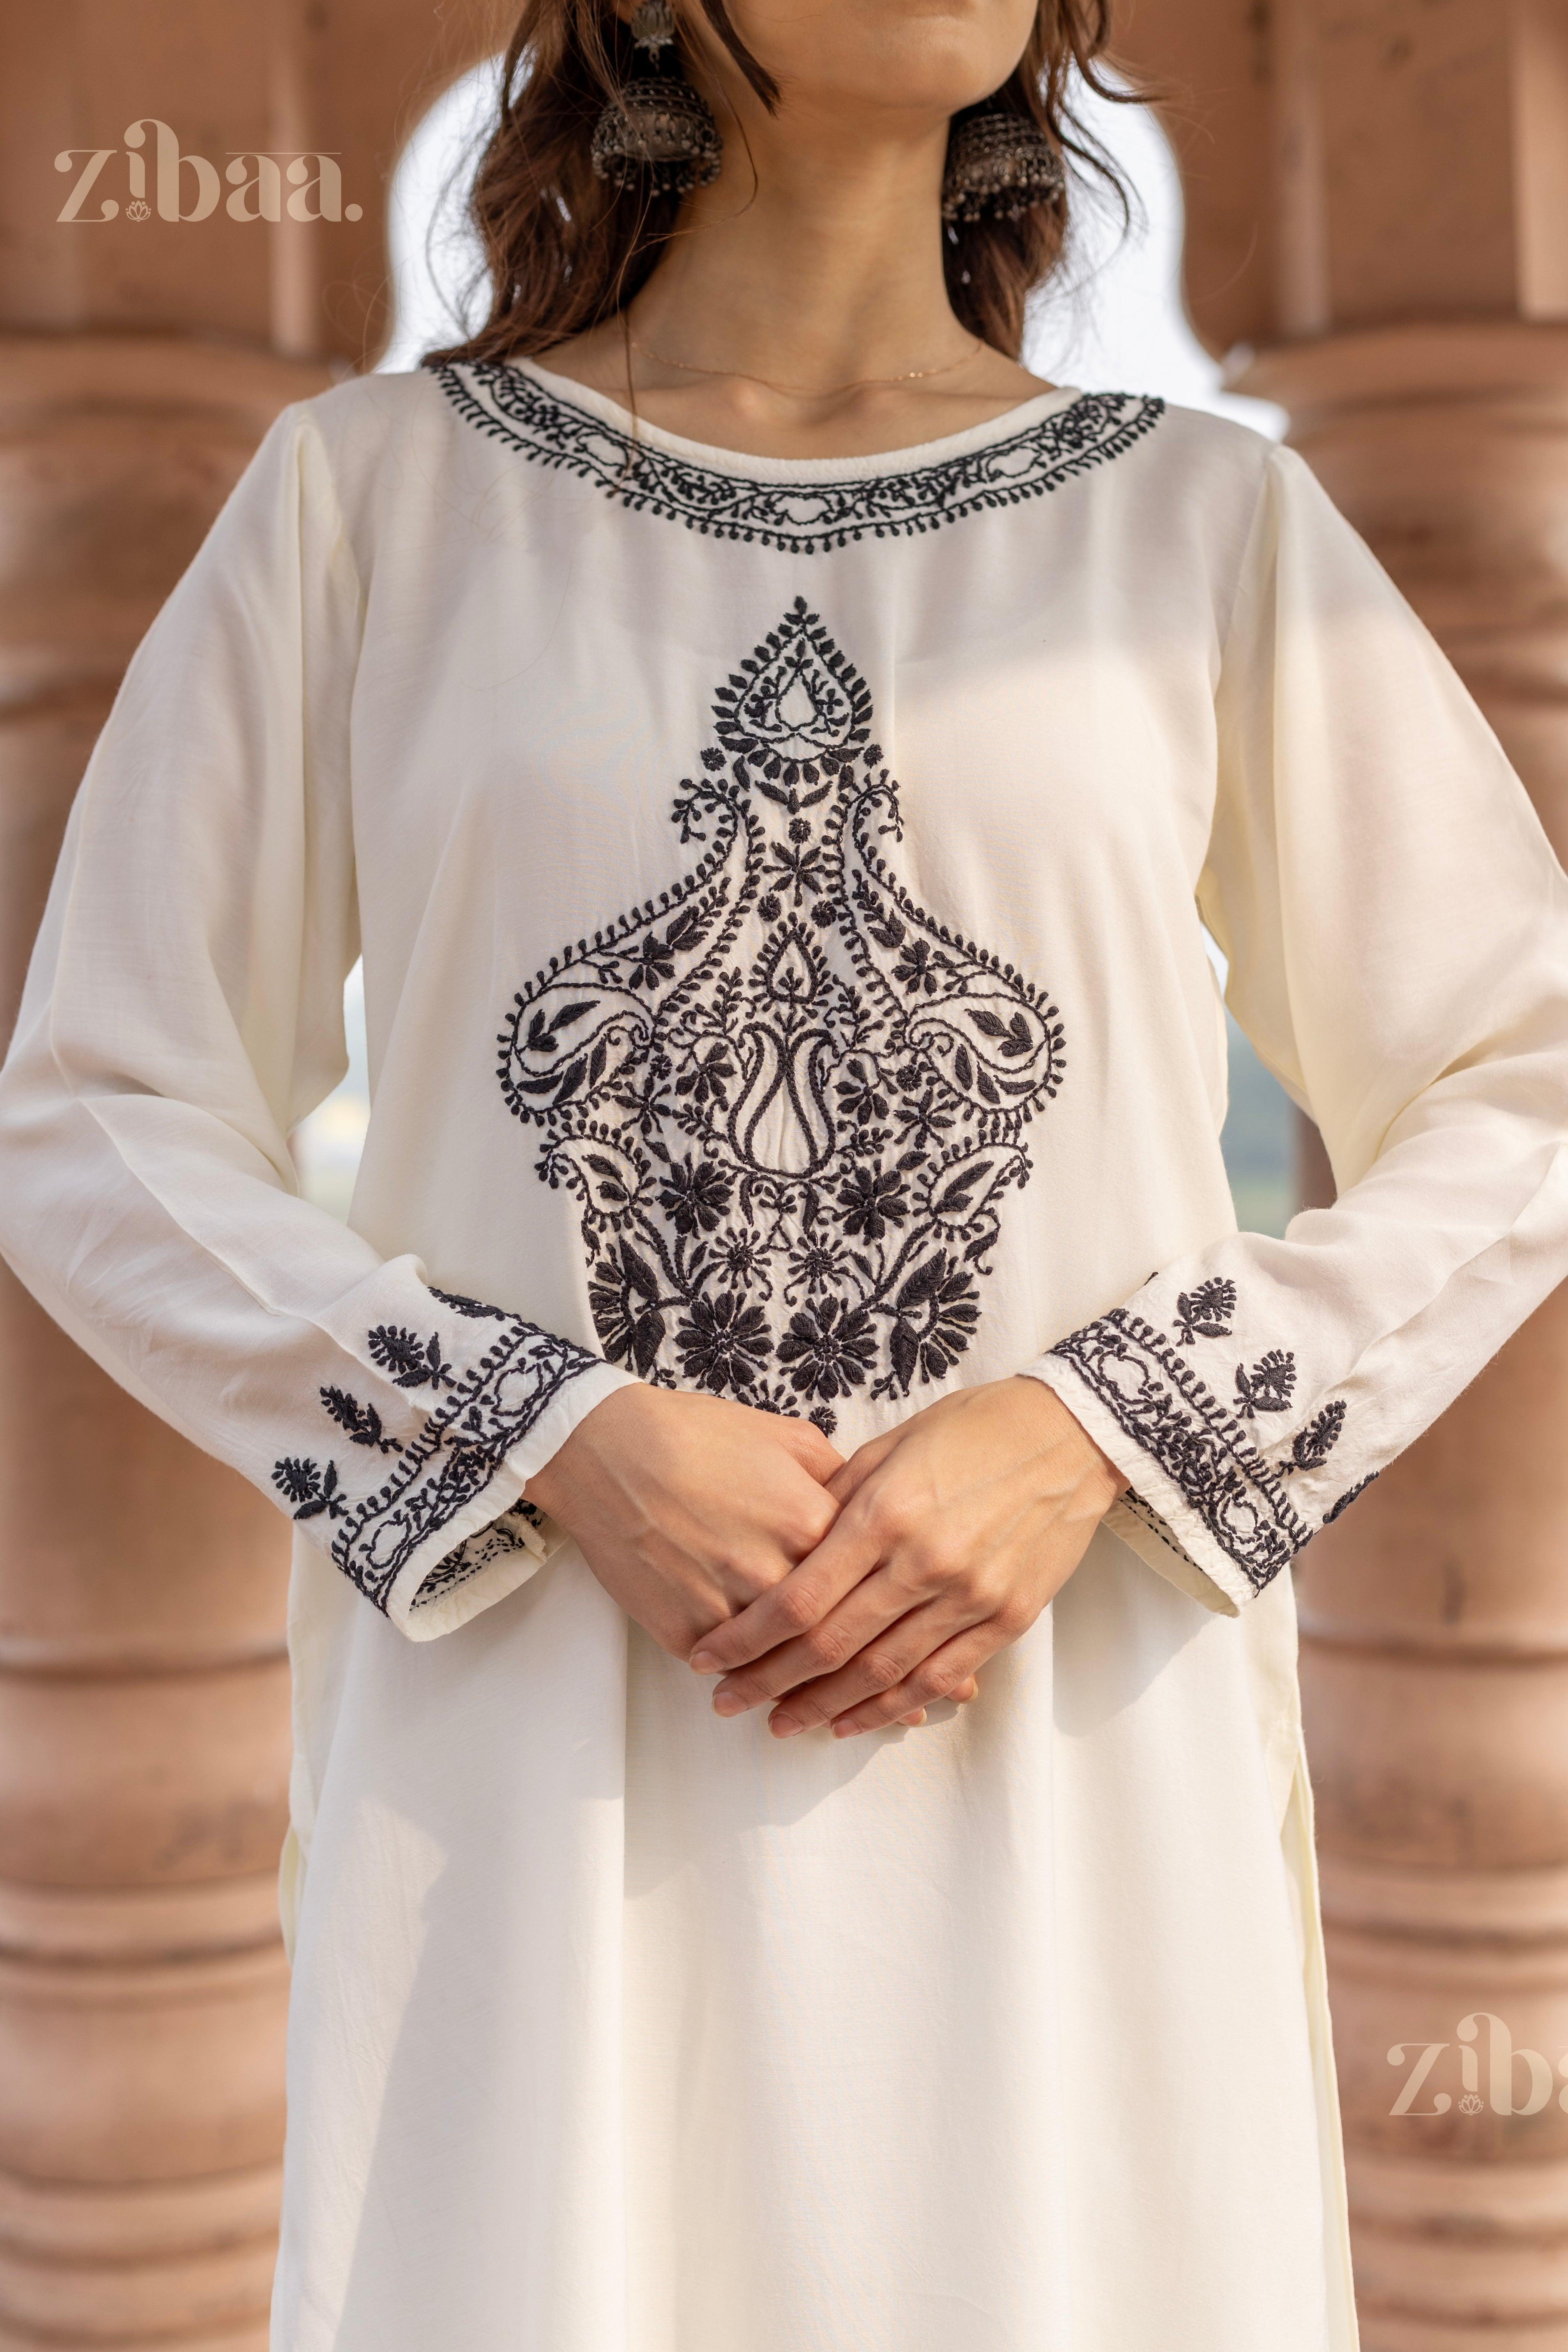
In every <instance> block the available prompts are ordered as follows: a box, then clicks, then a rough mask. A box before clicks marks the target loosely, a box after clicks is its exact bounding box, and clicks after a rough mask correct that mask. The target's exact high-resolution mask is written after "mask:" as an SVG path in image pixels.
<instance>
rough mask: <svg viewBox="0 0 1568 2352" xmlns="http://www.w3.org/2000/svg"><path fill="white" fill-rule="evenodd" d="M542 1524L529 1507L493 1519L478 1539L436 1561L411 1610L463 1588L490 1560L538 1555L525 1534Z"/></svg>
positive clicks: (518, 1505)
mask: <svg viewBox="0 0 1568 2352" xmlns="http://www.w3.org/2000/svg"><path fill="white" fill-rule="evenodd" d="M541 1525H542V1515H541V1513H540V1512H538V1511H536V1510H535V1509H534V1507H533V1505H532V1504H531V1503H524V1502H521V1501H519V1502H516V1503H514V1504H513V1505H512V1507H511V1508H510V1511H503V1512H502V1513H501V1515H500V1518H499V1519H492V1520H491V1521H490V1523H489V1527H488V1528H480V1529H479V1533H478V1535H477V1536H467V1537H465V1538H464V1539H463V1541H462V1542H461V1543H460V1544H459V1545H458V1549H457V1550H456V1551H449V1552H448V1553H447V1557H446V1559H440V1560H437V1563H436V1565H435V1567H434V1568H433V1569H432V1570H430V1573H429V1575H428V1576H426V1578H425V1579H424V1580H423V1581H422V1582H421V1584H420V1587H419V1590H418V1591H417V1592H416V1594H415V1595H414V1598H413V1600H412V1601H410V1602H409V1604H408V1606H409V1608H410V1610H415V1609H425V1608H427V1607H428V1606H429V1604H430V1602H431V1601H438V1600H439V1599H440V1597H441V1595H442V1594H443V1593H444V1592H450V1591H451V1590H452V1588H453V1586H454V1585H458V1584H466V1583H467V1582H468V1579H469V1577H470V1576H478V1575H479V1571H480V1570H481V1569H486V1568H489V1565H490V1562H491V1561H492V1560H497V1559H509V1558H510V1555H511V1554H512V1553H513V1552H518V1551H531V1552H537V1551H538V1549H539V1547H538V1545H537V1544H536V1543H530V1542H529V1540H528V1534H527V1532H526V1531H527V1530H528V1529H530V1528H538V1527H540V1526H541Z"/></svg>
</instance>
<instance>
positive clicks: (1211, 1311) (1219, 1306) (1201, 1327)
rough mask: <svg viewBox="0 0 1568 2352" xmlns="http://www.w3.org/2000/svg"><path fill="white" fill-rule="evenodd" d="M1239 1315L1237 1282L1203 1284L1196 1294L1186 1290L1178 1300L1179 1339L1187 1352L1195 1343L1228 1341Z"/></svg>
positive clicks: (1217, 1280) (1218, 1278)
mask: <svg viewBox="0 0 1568 2352" xmlns="http://www.w3.org/2000/svg"><path fill="white" fill-rule="evenodd" d="M1152 1278H1153V1277H1152V1276H1151V1277H1150V1279H1151V1280H1152ZM1235 1313H1236V1285H1235V1283H1234V1282H1227V1281H1226V1279H1225V1278H1224V1276H1215V1278H1214V1279H1213V1280H1212V1281H1209V1282H1200V1283H1199V1285H1198V1286H1197V1288H1196V1289H1195V1290H1184V1291H1182V1292H1181V1293H1180V1294H1179V1295H1178V1297H1177V1299H1176V1318H1177V1319H1176V1337H1177V1339H1179V1340H1180V1341H1181V1343H1182V1345H1183V1347H1184V1348H1190V1347H1191V1346H1192V1344H1193V1341H1194V1339H1229V1337H1230V1318H1231V1317H1232V1316H1233V1315H1234V1314H1235Z"/></svg>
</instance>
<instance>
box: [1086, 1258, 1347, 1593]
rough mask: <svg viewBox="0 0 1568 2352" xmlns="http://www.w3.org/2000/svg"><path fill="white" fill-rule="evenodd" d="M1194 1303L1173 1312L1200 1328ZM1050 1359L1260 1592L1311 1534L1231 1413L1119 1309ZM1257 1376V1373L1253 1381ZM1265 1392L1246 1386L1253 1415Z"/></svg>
mask: <svg viewBox="0 0 1568 2352" xmlns="http://www.w3.org/2000/svg"><path fill="white" fill-rule="evenodd" d="M1194 1303H1195V1302H1194V1301H1189V1300H1187V1299H1185V1298H1184V1299H1183V1300H1182V1301H1181V1304H1180V1308H1179V1311H1180V1312H1181V1313H1182V1315H1183V1316H1184V1319H1186V1320H1187V1321H1188V1322H1189V1323H1191V1322H1199V1328H1201V1321H1199V1318H1195V1317H1192V1316H1190V1315H1189V1314H1188V1311H1187V1310H1188V1308H1189V1307H1190V1306H1191V1305H1193V1304H1194ZM1211 1319H1215V1320H1220V1319H1223V1320H1228V1316H1223V1317H1216V1318H1211ZM1215 1336H1216V1337H1217V1336H1219V1335H1218V1334H1215ZM1050 1352H1051V1353H1052V1355H1054V1356H1059V1357H1060V1358H1061V1359H1062V1360H1063V1362H1064V1363H1068V1364H1070V1365H1071V1366H1072V1368H1073V1370H1074V1371H1076V1372H1077V1373H1078V1375H1079V1378H1080V1379H1081V1380H1082V1381H1085V1382H1087V1384H1088V1386H1089V1388H1090V1389H1091V1390H1092V1391H1093V1393H1094V1394H1095V1396H1096V1397H1098V1398H1099V1400H1100V1403H1101V1404H1102V1405H1104V1407H1105V1409H1106V1411H1107V1412H1109V1413H1110V1415H1111V1418H1112V1419H1113V1420H1114V1421H1115V1422H1116V1423H1117V1425H1118V1427H1119V1428H1121V1429H1122V1430H1124V1431H1125V1432H1126V1433H1127V1435H1128V1436H1129V1437H1131V1439H1132V1441H1133V1443H1134V1444H1136V1445H1139V1446H1141V1447H1142V1450H1143V1452H1144V1453H1145V1454H1148V1455H1149V1456H1150V1458H1151V1460H1152V1461H1153V1462H1156V1463H1157V1464H1158V1465H1159V1466H1160V1468H1161V1469H1162V1470H1163V1472H1164V1473H1165V1475H1166V1476H1167V1477H1168V1478H1170V1479H1171V1480H1172V1481H1173V1484H1174V1485H1175V1486H1178V1487H1179V1488H1180V1490H1181V1492H1182V1494H1183V1495H1184V1496H1185V1498H1186V1501H1187V1503H1188V1504H1189V1505H1190V1507H1191V1508H1192V1509H1193V1511H1194V1513H1195V1515H1196V1517H1198V1518H1199V1519H1200V1520H1201V1521H1202V1523H1203V1525H1204V1526H1205V1528H1207V1529H1208V1531H1209V1533H1210V1535H1211V1536H1212V1537H1213V1538H1214V1539H1215V1543H1216V1544H1218V1546H1219V1548H1220V1549H1221V1550H1222V1551H1223V1552H1224V1553H1225V1554H1226V1558H1227V1559H1231V1560H1234V1561H1235V1563H1236V1565H1237V1568H1239V1569H1240V1570H1241V1572H1242V1574H1243V1575H1244V1576H1245V1577H1246V1579H1247V1582H1248V1583H1249V1584H1250V1585H1251V1587H1252V1589H1253V1591H1255V1592H1261V1591H1262V1590H1263V1588H1264V1586H1265V1585H1266V1584H1267V1583H1268V1582H1269V1580H1271V1579H1272V1578H1273V1577H1275V1576H1277V1575H1278V1574H1279V1570H1281V1569H1282V1568H1284V1567H1285V1566H1286V1565H1287V1564H1288V1562H1289V1560H1290V1559H1292V1558H1293V1557H1294V1555H1295V1554H1296V1553H1297V1552H1298V1551H1300V1549H1301V1547H1302V1545H1303V1544H1304V1543H1306V1541H1307V1539H1308V1538H1309V1537H1310V1535H1311V1534H1312V1533H1313V1529H1312V1528H1310V1527H1309V1526H1308V1525H1307V1524H1306V1522H1305V1521H1304V1520H1303V1519H1302V1518H1301V1517H1300V1515H1299V1514H1298V1512H1297V1511H1296V1509H1295V1507H1294V1506H1293V1504H1292V1502H1291V1500H1290V1497H1289V1495H1288V1493H1287V1491H1286V1487H1285V1483H1284V1480H1283V1478H1282V1477H1281V1475H1279V1471H1277V1470H1276V1469H1275V1468H1274V1467H1273V1465H1271V1464H1270V1463H1269V1462H1268V1461H1267V1460H1266V1459H1265V1457H1264V1456H1263V1454H1260V1453H1259V1452H1258V1448H1257V1446H1256V1445H1255V1444H1254V1443H1253V1441H1252V1439H1251V1438H1250V1436H1249V1435H1248V1434H1247V1430H1246V1429H1245V1427H1244V1426H1243V1425H1242V1423H1241V1422H1240V1421H1239V1420H1238V1419H1237V1416H1236V1415H1235V1414H1234V1413H1233V1412H1230V1411H1228V1410H1227V1408H1226V1406H1225V1405H1223V1404H1222V1403H1221V1402H1220V1401H1219V1399H1218V1398H1217V1397H1216V1396H1215V1394H1214V1393H1213V1391H1212V1390H1210V1389H1208V1388H1207V1387H1205V1384H1204V1382H1203V1381H1201V1380H1200V1379H1199V1378H1198V1376H1197V1374H1196V1373H1195V1372H1194V1370H1192V1368H1191V1366H1190V1365H1189V1364H1187V1363H1185V1362H1184V1360H1183V1359H1182V1357H1181V1356H1180V1355H1178V1353H1177V1352H1176V1350H1175V1349H1174V1348H1173V1347H1172V1345H1171V1343H1170V1341H1169V1340H1168V1339H1166V1338H1165V1337H1164V1335H1163V1333H1162V1332H1160V1331H1157V1330H1155V1329H1154V1328H1153V1327H1152V1325H1150V1324H1148V1323H1145V1322H1144V1321H1143V1320H1142V1318H1141V1317H1139V1316H1137V1315H1133V1314H1131V1313H1130V1312H1129V1311H1128V1310H1127V1309H1126V1308H1125V1307H1116V1308H1113V1309H1112V1311H1111V1312H1110V1314H1108V1315H1102V1316H1100V1318H1098V1320H1097V1321H1095V1322H1093V1323H1087V1324H1085V1325H1084V1327H1083V1328H1082V1329H1081V1330H1079V1331H1074V1332H1072V1333H1070V1334H1069V1335H1068V1338H1067V1339H1062V1340H1059V1341H1058V1344H1057V1346H1056V1347H1055V1348H1053V1349H1051V1351H1050ZM1265 1363H1266V1364H1267V1363H1268V1359H1265ZM1270 1369H1272V1367H1270ZM1263 1370H1264V1367H1263V1366H1261V1365H1260V1366H1258V1367H1257V1368H1255V1370H1254V1373H1253V1375H1252V1381H1253V1382H1254V1383H1257V1381H1258V1375H1259V1374H1260V1373H1262V1372H1263ZM1238 1387H1239V1383H1238ZM1270 1392H1271V1384H1270V1383H1268V1381H1264V1383H1263V1392H1262V1393H1260V1392H1259V1389H1258V1386H1257V1385H1254V1386H1253V1387H1252V1392H1251V1398H1250V1402H1251V1403H1252V1408H1253V1411H1254V1412H1257V1411H1258V1408H1259V1407H1260V1406H1261V1407H1262V1409H1263V1410H1265V1411H1268V1410H1273V1409H1277V1408H1274V1407H1272V1406H1271V1405H1269V1404H1268V1403H1266V1402H1265V1395H1266V1394H1268V1393H1270ZM1242 1393H1243V1399H1244V1403H1245V1402H1246V1391H1243V1392H1242Z"/></svg>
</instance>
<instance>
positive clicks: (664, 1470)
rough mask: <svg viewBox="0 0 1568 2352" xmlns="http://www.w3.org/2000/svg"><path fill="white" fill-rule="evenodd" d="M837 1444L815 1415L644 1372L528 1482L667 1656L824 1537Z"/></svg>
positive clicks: (687, 1649)
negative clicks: (659, 1382)
mask: <svg viewBox="0 0 1568 2352" xmlns="http://www.w3.org/2000/svg"><path fill="white" fill-rule="evenodd" d="M843 1466H844V1461H843V1456H842V1455H841V1454H839V1453H838V1452H837V1449H836V1448H835V1447H834V1446H832V1445H830V1444H828V1442H827V1440H826V1437H824V1435H823V1434H822V1432H821V1431H820V1430H819V1429H816V1428H815V1427H814V1426H813V1424H812V1423H810V1422H809V1421H792V1420H789V1419H786V1418H785V1417H784V1415H782V1414H779V1413H773V1412H758V1411H757V1410H756V1409H755V1408H754V1407H753V1406H752V1405H744V1404H735V1403H731V1402H730V1401H729V1400H728V1399H726V1398H722V1397H713V1396H704V1395H702V1394H700V1393H699V1392H694V1391H690V1390H674V1389H656V1388H649V1387H647V1386H645V1385H644V1384H643V1383H641V1382H640V1381H639V1382H638V1383H637V1385H636V1386H635V1387H627V1388H622V1389H616V1390H615V1391H612V1393H611V1394H610V1395H609V1396H607V1397H605V1399H604V1401H603V1402H602V1403H600V1404H596V1405H595V1407H594V1410H593V1411H592V1412H589V1413H586V1414H584V1418H583V1419H582V1420H581V1421H580V1422H579V1423H578V1424H577V1426H576V1428H575V1429H574V1431H573V1433H572V1434H571V1436H570V1437H569V1438H568V1439H567V1440H566V1442H565V1444H563V1446H561V1447H560V1448H559V1450H558V1451H557V1452H556V1453H555V1454H552V1456H551V1458H550V1460H549V1461H548V1462H547V1463H546V1464H545V1465H544V1467H543V1469H542V1470H540V1471H537V1472H536V1473H535V1474H534V1475H533V1476H532V1477H531V1479H530V1480H529V1482H528V1485H527V1486H525V1487H524V1489H523V1495H524V1499H525V1500H526V1501H528V1502H530V1503H533V1504H536V1505H537V1506H538V1507H539V1509H540V1510H542V1511H547V1512H548V1513H549V1515H550V1517H552V1519H555V1520H557V1521H558V1522H559V1523H560V1525H561V1526H562V1527H563V1528H565V1529H566V1530H567V1533H568V1534H569V1535H571V1536H573V1537H574V1538H575V1539H576V1542H577V1544H578V1546H579V1547H580V1549H581V1550H582V1553H583V1557H584V1559H585V1560H586V1561H587V1563H588V1566H589V1567H590V1568H591V1569H592V1570H593V1571H594V1574H595V1576H596V1577H597V1578H598V1580H599V1581H600V1583H601V1584H602V1585H603V1586H604V1588H605V1591H606V1592H608V1593H609V1595H610V1597H611V1599H612V1600H614V1601H618V1602H619V1603H620V1605H621V1607H622V1608H623V1609H624V1610H625V1611H626V1614H627V1616H628V1617H633V1618H635V1619H636V1620H637V1623H638V1624H639V1625H641V1626H642V1627H643V1628H644V1629H645V1631H646V1632H647V1633H651V1634H652V1636H653V1638H654V1640H655V1641H656V1642H657V1643H658V1644H659V1646H660V1648H661V1649H664V1650H668V1652H669V1654H670V1655H671V1656H672V1657H677V1658H682V1659H684V1658H688V1657H689V1656H690V1654H691V1652H692V1649H693V1648H694V1646H695V1645H696V1643H698V1642H699V1641H700V1638H701V1637H702V1635H703V1634H704V1633H711V1632H712V1630H713V1628H714V1627H715V1626H716V1625H719V1624H721V1623H722V1622H724V1621H725V1620H726V1619H727V1618H730V1617H733V1616H736V1615H738V1614H739V1612H741V1611H742V1609H744V1608H746V1607H747V1606H748V1604H749V1603H750V1602H752V1601H755V1600H756V1599H757V1598H758V1597H759V1595H760V1594H762V1593H763V1592H766V1591H768V1590H769V1589H770V1587H771V1586H773V1585H775V1584H777V1583H779V1582H780V1581H781V1580H782V1579H783V1578H784V1577H786V1576H787V1575H788V1574H789V1572H790V1570H791V1569H793V1568H794V1567H795V1565H796V1563H797V1562H798V1561H800V1560H802V1559H805V1556H806V1554H807V1553H808V1552H810V1551H813V1550H815V1549H816V1546H817V1545H818V1544H819V1543H820V1542H821V1541H822V1538H823V1537H824V1536H825V1535H826V1533H827V1530H828V1528H830V1527H831V1526H832V1524H833V1522H834V1520H835V1519H836V1518H837V1515H838V1506H837V1503H836V1502H835V1501H834V1499H833V1497H832V1496H831V1495H829V1494H828V1493H827V1491H826V1482H827V1480H828V1479H829V1478H831V1477H832V1476H833V1475H835V1473H836V1472H837V1471H839V1470H841V1469H842V1468H843Z"/></svg>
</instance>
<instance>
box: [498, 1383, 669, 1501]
mask: <svg viewBox="0 0 1568 2352" xmlns="http://www.w3.org/2000/svg"><path fill="white" fill-rule="evenodd" d="M652 1394H653V1391H652V1390H650V1389H649V1387H648V1386H647V1382H646V1381H628V1382H626V1385H625V1386H623V1387H621V1388H616V1389H612V1390H611V1391H610V1393H609V1395H608V1396H605V1397H601V1398H600V1399H599V1402H598V1403H597V1404H595V1405H592V1406H590V1408H589V1410H588V1411H587V1412H585V1413H584V1415H583V1418H582V1420H581V1421H580V1422H579V1423H577V1425H576V1427H575V1428H574V1430H573V1431H572V1433H571V1434H570V1436H568V1437H566V1438H564V1439H563V1441H562V1443H561V1444H559V1445H558V1446H557V1447H556V1449H555V1451H554V1453H553V1454H552V1455H551V1457H550V1459H549V1461H548V1462H546V1463H543V1464H542V1465H541V1466H540V1467H539V1469H537V1470H536V1471H535V1472H534V1474H533V1475H532V1477H531V1479H530V1480H529V1481H528V1484H527V1485H526V1486H524V1488H523V1490H522V1499H523V1501H524V1502H525V1503H531V1504H532V1505H533V1506H534V1507H535V1509H536V1510H541V1511H543V1512H545V1513H546V1514H547V1515H548V1517H551V1518H552V1519H559V1520H561V1521H562V1523H563V1525H564V1524H565V1520H566V1515H567V1513H568V1511H569V1510H570V1507H571V1502H572V1496H573V1495H574V1492H575V1490H576V1488H577V1486H578V1485H579V1483H580V1481H581V1478H582V1476H583V1475H584V1472H585V1471H586V1470H588V1469H589V1467H590V1465H593V1464H595V1463H596V1462H599V1461H602V1460H603V1459H604V1458H605V1450H606V1448H616V1447H620V1448H624V1447H625V1445H626V1444H627V1442H628V1440H629V1436H630V1432H631V1429H632V1427H633V1425H634V1424H635V1423H637V1421H638V1420H639V1419H640V1417H641V1413H642V1412H643V1410H644V1407H645V1404H646V1401H647V1398H648V1397H649V1396H651V1395H652Z"/></svg>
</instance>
